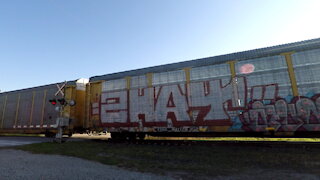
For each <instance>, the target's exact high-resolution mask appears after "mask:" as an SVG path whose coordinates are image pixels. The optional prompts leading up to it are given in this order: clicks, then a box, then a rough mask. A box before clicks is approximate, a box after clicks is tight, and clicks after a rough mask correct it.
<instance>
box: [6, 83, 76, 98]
mask: <svg viewBox="0 0 320 180" xmlns="http://www.w3.org/2000/svg"><path fill="white" fill-rule="evenodd" d="M76 81H77V80H72V81H67V85H68V86H74V85H76ZM62 83H64V82H58V83H52V84H45V85H40V86H35V87H31V88H24V89H17V90H12V91H3V92H1V93H0V95H3V94H8V93H10V94H11V93H19V92H22V91H30V90H35V89H36V90H44V89H47V88H48V87H51V86H55V85H56V84H62Z"/></svg>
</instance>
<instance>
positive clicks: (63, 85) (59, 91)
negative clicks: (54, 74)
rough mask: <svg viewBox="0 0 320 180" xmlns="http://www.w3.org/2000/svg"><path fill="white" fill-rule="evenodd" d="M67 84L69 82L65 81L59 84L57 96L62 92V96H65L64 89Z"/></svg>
mask: <svg viewBox="0 0 320 180" xmlns="http://www.w3.org/2000/svg"><path fill="white" fill-rule="evenodd" d="M66 85H67V82H64V83H63V84H62V85H61V86H59V84H57V88H58V91H57V92H56V94H55V96H58V95H59V94H61V95H62V97H64V92H63V89H64V87H65V86H66Z"/></svg>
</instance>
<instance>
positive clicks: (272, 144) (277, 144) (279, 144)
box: [95, 139, 320, 149]
mask: <svg viewBox="0 0 320 180" xmlns="http://www.w3.org/2000/svg"><path fill="white" fill-rule="evenodd" d="M95 141H101V142H104V143H105V142H107V143H109V144H136V145H156V146H212V147H214V146H231V147H264V148H302V149H315V148H316V149H320V142H288V141H212V140H207V141H204V140H201V141H199V140H136V141H116V140H112V139H108V140H102V139H95Z"/></svg>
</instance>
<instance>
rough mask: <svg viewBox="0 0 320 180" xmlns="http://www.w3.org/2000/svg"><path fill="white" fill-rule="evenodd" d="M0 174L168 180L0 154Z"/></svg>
mask: <svg viewBox="0 0 320 180" xmlns="http://www.w3.org/2000/svg"><path fill="white" fill-rule="evenodd" d="M0 161H1V163H0V174H1V178H0V179H4V180H11V179H12V180H13V179H14V180H16V179H24V180H29V179H30V180H34V179H45V180H49V179H55V180H58V179H95V180H99V179H139V180H141V179H152V180H153V179H172V178H170V177H167V176H159V175H154V174H151V173H140V172H133V171H129V170H125V169H121V168H118V167H114V166H108V165H103V164H100V163H97V162H92V161H88V160H83V159H80V158H74V157H68V156H60V155H42V154H31V153H28V152H25V151H20V150H11V149H3V150H0Z"/></svg>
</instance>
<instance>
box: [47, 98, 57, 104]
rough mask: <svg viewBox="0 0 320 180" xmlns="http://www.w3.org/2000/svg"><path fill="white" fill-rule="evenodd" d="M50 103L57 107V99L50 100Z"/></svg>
mask: <svg viewBox="0 0 320 180" xmlns="http://www.w3.org/2000/svg"><path fill="white" fill-rule="evenodd" d="M49 102H50V103H51V104H52V105H56V104H57V100H56V99H50V100H49Z"/></svg>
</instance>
